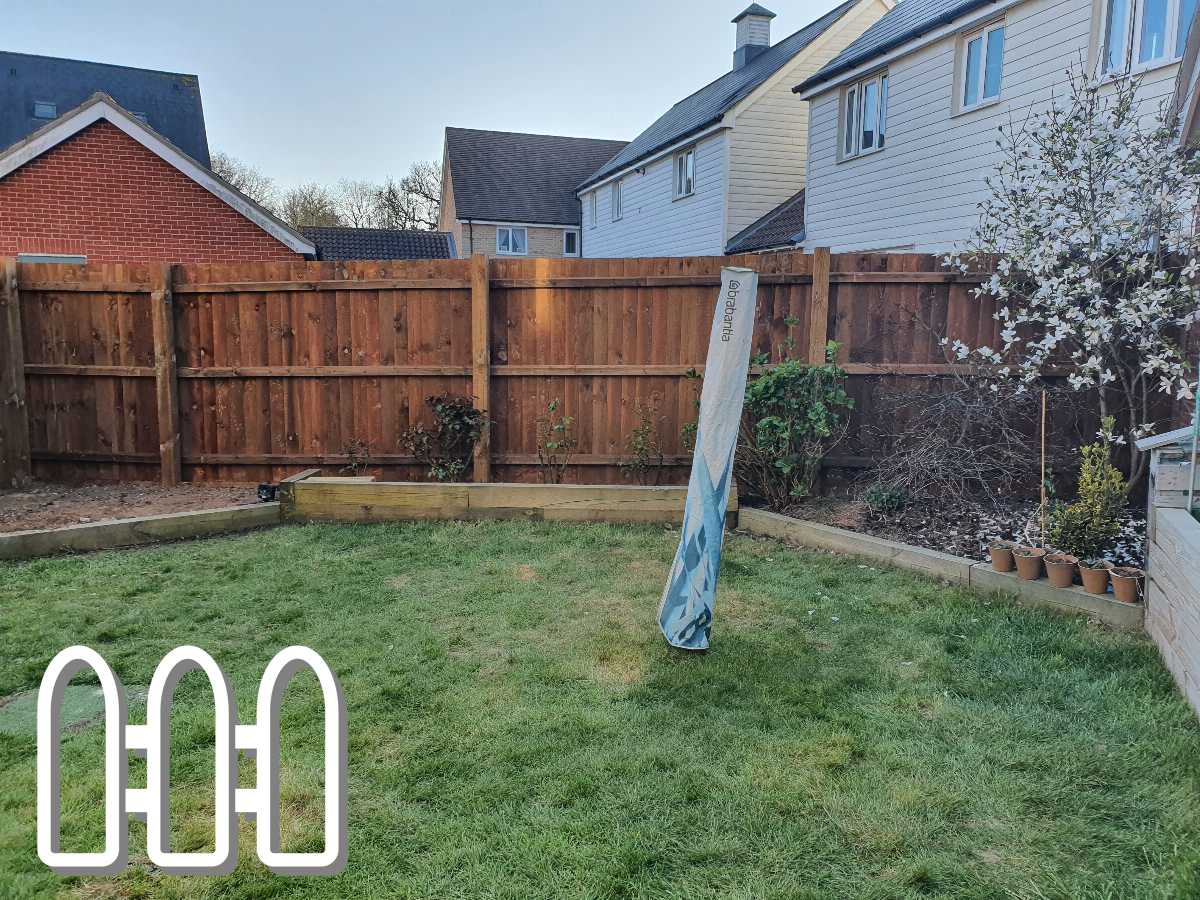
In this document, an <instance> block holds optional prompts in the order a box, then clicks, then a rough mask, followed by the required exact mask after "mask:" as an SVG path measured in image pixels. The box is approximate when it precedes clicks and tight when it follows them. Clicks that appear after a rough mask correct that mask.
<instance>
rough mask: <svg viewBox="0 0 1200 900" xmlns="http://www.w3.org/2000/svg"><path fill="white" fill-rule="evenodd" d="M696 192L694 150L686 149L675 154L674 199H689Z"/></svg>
mask: <svg viewBox="0 0 1200 900" xmlns="http://www.w3.org/2000/svg"><path fill="white" fill-rule="evenodd" d="M695 192H696V148H695V147H688V148H687V149H686V150H680V151H679V152H678V153H676V154H675V198H676V199H678V198H680V197H690V196H691V195H692V194H694V193H695Z"/></svg>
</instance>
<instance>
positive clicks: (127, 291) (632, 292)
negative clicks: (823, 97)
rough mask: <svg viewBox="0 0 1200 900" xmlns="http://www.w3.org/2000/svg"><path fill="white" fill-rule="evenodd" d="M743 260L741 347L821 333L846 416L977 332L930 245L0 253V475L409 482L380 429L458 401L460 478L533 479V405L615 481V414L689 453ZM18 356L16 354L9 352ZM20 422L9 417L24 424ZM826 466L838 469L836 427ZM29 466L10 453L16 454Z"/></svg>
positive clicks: (813, 341) (411, 465)
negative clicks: (362, 467)
mask: <svg viewBox="0 0 1200 900" xmlns="http://www.w3.org/2000/svg"><path fill="white" fill-rule="evenodd" d="M729 264H735V265H745V266H751V267H754V268H755V269H757V270H758V272H759V273H760V288H759V298H758V308H757V313H756V331H755V349H756V351H757V352H762V353H768V354H770V356H771V358H772V359H773V360H777V359H779V358H780V356H781V352H783V348H784V345H785V344H787V345H788V346H789V347H791V348H793V349H791V350H790V351H789V352H791V353H793V354H801V355H804V356H806V357H807V358H809V359H811V360H819V359H820V358H821V356H822V354H823V352H824V346H825V342H826V341H827V340H829V339H834V340H837V341H838V342H840V343H841V345H842V349H841V362H842V364H843V365H844V366H845V368H846V369H847V370H848V372H849V373H850V391H851V393H852V394H853V395H854V397H855V400H856V401H857V404H858V406H857V410H856V413H855V419H856V420H857V421H868V420H869V419H870V417H871V416H872V409H873V403H874V398H875V396H876V393H877V389H878V387H879V386H880V384H881V383H885V382H896V381H916V380H921V381H923V382H925V383H927V382H928V379H929V378H930V377H931V376H938V375H944V374H946V373H948V372H950V371H951V370H952V369H951V367H950V366H947V365H946V363H945V361H944V359H943V354H942V351H941V348H940V347H939V346H938V344H937V338H936V335H935V332H938V333H940V332H943V331H944V332H945V333H947V334H948V335H949V336H950V337H952V338H961V339H963V340H965V341H968V342H980V343H989V344H992V345H993V346H994V345H995V342H996V340H997V335H996V323H995V322H994V320H993V319H992V317H991V313H992V309H991V306H990V304H989V303H986V302H984V303H980V302H979V301H977V300H975V299H974V298H973V297H971V296H970V294H969V291H970V289H971V287H972V286H973V285H975V284H977V283H978V282H979V277H978V276H959V275H955V274H953V273H948V272H946V271H944V270H942V269H941V267H940V264H939V262H938V260H937V259H936V258H935V257H932V256H918V255H895V254H866V255H862V254H857V255H838V256H833V257H830V256H829V255H828V254H827V253H825V252H822V251H817V253H816V254H814V255H807V254H801V253H781V254H769V255H763V256H744V257H731V258H722V257H705V258H683V259H617V260H518V259H496V260H492V261H490V262H488V261H485V260H483V259H477V260H429V261H414V262H362V263H317V262H308V263H306V262H299V263H292V262H264V263H241V264H236V265H189V266H164V265H161V264H158V265H149V264H147V265H116V264H105V265H93V266H82V267H64V266H54V265H45V264H24V263H23V264H20V265H18V266H15V267H14V266H13V264H12V263H11V262H9V261H5V262H4V265H5V266H7V267H9V268H8V269H4V270H0V271H14V272H15V274H16V277H15V279H10V280H8V281H3V280H0V287H2V288H3V290H2V291H0V353H2V354H3V355H2V356H0V401H2V402H0V417H2V418H0V424H2V426H3V433H2V434H0V481H2V482H3V483H6V484H7V483H11V482H13V481H14V480H19V479H20V478H21V477H23V475H24V474H26V473H28V472H29V470H30V468H31V467H32V471H33V473H34V474H35V475H37V476H39V477H43V478H50V479H67V480H72V479H84V478H86V479H152V478H161V479H162V480H163V481H164V482H166V483H173V482H174V481H176V480H179V479H184V480H195V481H201V480H218V481H243V482H245V481H249V482H255V481H277V480H279V479H280V478H282V477H284V476H286V475H288V474H290V473H293V472H295V471H297V470H298V469H302V468H306V467H310V466H318V467H324V468H325V469H326V470H327V471H331V472H334V471H336V470H338V469H339V468H341V467H342V466H345V465H346V463H347V461H348V455H349V448H350V446H351V445H352V444H353V443H354V442H358V441H361V442H364V443H366V444H367V445H368V446H369V448H370V460H371V471H372V472H374V473H376V474H378V475H380V476H381V477H384V478H388V479H393V480H400V479H420V478H422V477H423V474H424V473H423V472H422V470H421V468H420V467H419V466H417V465H415V461H414V460H413V459H412V458H411V457H410V456H409V455H407V451H406V450H405V448H404V446H403V442H402V440H401V436H402V434H403V433H404V431H405V429H407V428H408V427H409V426H410V425H412V424H413V423H416V422H428V421H429V420H430V413H429V411H428V409H426V407H425V399H426V398H427V397H429V396H431V395H435V394H443V393H451V394H458V395H465V396H472V397H473V398H474V399H475V402H476V404H477V405H478V406H479V407H480V408H482V409H485V410H487V411H488V414H489V417H490V418H491V420H492V422H493V425H492V428H491V429H490V432H489V440H488V441H487V442H486V443H485V444H484V446H482V447H481V448H480V451H479V453H478V455H477V458H476V460H475V475H476V479H477V480H493V481H523V480H524V481H531V480H537V478H538V471H537V466H536V464H537V419H538V417H539V415H541V414H543V413H544V411H545V409H546V407H547V404H548V403H550V401H552V400H555V399H557V400H559V401H560V409H561V411H562V412H563V413H565V414H566V415H570V416H573V417H574V418H575V430H576V433H577V436H578V439H579V449H578V453H577V454H576V456H575V457H574V459H573V464H572V466H571V467H570V469H569V471H568V477H569V478H570V480H573V481H579V482H593V483H615V482H619V481H620V480H621V470H620V469H619V467H618V464H619V463H620V461H621V460H622V459H624V458H626V456H627V453H626V448H625V441H626V439H627V437H628V435H629V434H630V432H631V431H632V430H633V429H634V427H635V426H636V425H637V422H638V407H639V405H646V406H650V407H653V408H654V409H655V410H656V412H655V414H654V415H655V417H656V419H657V421H658V432H659V437H660V440H661V442H662V445H663V449H664V453H665V458H666V462H667V463H668V465H669V468H668V470H667V472H666V476H665V477H664V479H663V481H664V483H666V482H674V481H679V480H682V479H683V478H684V477H685V475H686V469H685V468H684V466H685V465H686V463H687V462H688V461H689V458H688V456H687V454H686V452H685V449H684V447H683V445H682V441H681V436H680V432H681V428H682V426H683V425H685V424H686V423H688V422H691V421H694V419H695V401H696V396H697V389H698V384H697V382H696V381H695V380H693V379H689V378H688V377H687V373H688V371H689V370H691V369H693V368H695V369H702V368H703V363H704V355H705V352H706V349H707V342H708V329H709V326H710V323H711V319H712V310H713V303H714V301H715V292H716V289H717V287H718V285H719V275H720V269H721V266H723V265H729ZM22 357H23V358H22ZM22 427H24V428H25V429H27V431H28V437H27V438H26V437H24V435H23V432H22ZM839 453H840V456H839V457H837V458H836V459H834V460H833V462H835V463H837V464H846V465H861V464H863V463H865V462H866V461H867V458H868V456H869V448H864V447H863V445H862V443H861V441H858V440H857V438H856V437H853V436H852V440H851V441H850V442H849V443H848V444H847V446H846V447H845V448H842V449H841V450H839ZM29 458H31V459H32V464H30V462H29Z"/></svg>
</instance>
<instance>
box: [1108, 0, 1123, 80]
mask: <svg viewBox="0 0 1200 900" xmlns="http://www.w3.org/2000/svg"><path fill="white" fill-rule="evenodd" d="M1104 29H1105V32H1104V33H1105V34H1106V35H1107V40H1106V41H1105V43H1104V71H1105V72H1124V71H1125V55H1126V53H1127V51H1128V48H1127V47H1126V42H1127V41H1128V39H1129V0H1108V18H1107V20H1106V21H1105V23H1104Z"/></svg>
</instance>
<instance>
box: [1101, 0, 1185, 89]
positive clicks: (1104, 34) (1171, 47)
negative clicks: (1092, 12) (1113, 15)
mask: <svg viewBox="0 0 1200 900" xmlns="http://www.w3.org/2000/svg"><path fill="white" fill-rule="evenodd" d="M1111 2H1112V0H1102V2H1101V3H1100V4H1099V15H1100V28H1099V48H1098V51H1097V52H1098V54H1099V56H1098V59H1097V69H1102V67H1103V63H1104V61H1105V57H1107V55H1108V42H1109V38H1110V37H1111V36H1112V30H1113V29H1110V28H1109V26H1108V10H1109V4H1110V3H1111ZM1180 8H1181V4H1180V2H1179V0H1167V18H1166V22H1165V23H1164V29H1165V34H1164V35H1163V54H1162V56H1156V57H1154V58H1153V59H1148V60H1145V61H1139V60H1138V57H1139V56H1140V55H1141V52H1142V46H1141V44H1142V20H1143V18H1144V16H1145V12H1146V3H1145V0H1129V11H1128V15H1127V16H1126V17H1125V20H1124V21H1123V22H1119V23H1118V22H1114V23H1113V28H1117V27H1120V28H1121V29H1122V30H1123V31H1124V32H1125V58H1124V60H1123V61H1122V62H1121V64H1120V65H1118V67H1117V68H1115V69H1110V70H1106V71H1101V74H1102V75H1104V76H1106V77H1109V78H1120V77H1121V76H1123V75H1136V74H1137V73H1139V72H1145V71H1147V70H1149V69H1155V68H1157V67H1159V66H1164V65H1168V64H1170V63H1173V62H1176V61H1177V60H1178V59H1179V58H1180V57H1182V56H1183V51H1184V49H1185V48H1184V47H1182V46H1178V45H1179V44H1180V41H1179V14H1180ZM1183 37H1184V40H1183V42H1182V43H1184V44H1186V43H1187V32H1184V35H1183Z"/></svg>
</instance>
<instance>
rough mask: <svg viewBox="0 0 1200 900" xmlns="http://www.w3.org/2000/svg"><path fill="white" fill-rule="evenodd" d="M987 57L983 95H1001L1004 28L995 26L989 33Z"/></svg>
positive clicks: (986, 96)
mask: <svg viewBox="0 0 1200 900" xmlns="http://www.w3.org/2000/svg"><path fill="white" fill-rule="evenodd" d="M986 56H987V58H986V60H985V62H984V66H983V96H984V98H985V99H991V98H992V97H999V96H1000V79H1001V76H1002V75H1003V74H1004V29H1003V28H1002V27H1001V28H993V29H992V30H991V31H989V32H988V33H987V54H986Z"/></svg>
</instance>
